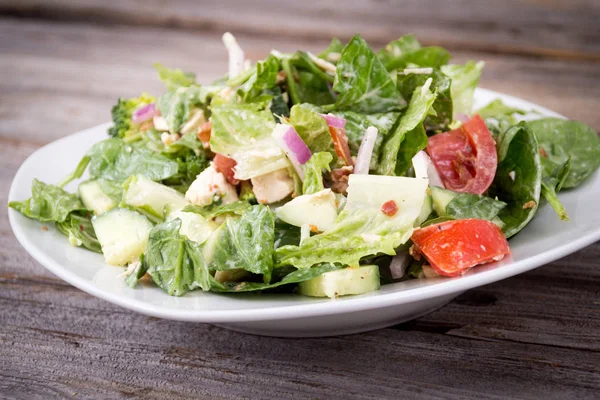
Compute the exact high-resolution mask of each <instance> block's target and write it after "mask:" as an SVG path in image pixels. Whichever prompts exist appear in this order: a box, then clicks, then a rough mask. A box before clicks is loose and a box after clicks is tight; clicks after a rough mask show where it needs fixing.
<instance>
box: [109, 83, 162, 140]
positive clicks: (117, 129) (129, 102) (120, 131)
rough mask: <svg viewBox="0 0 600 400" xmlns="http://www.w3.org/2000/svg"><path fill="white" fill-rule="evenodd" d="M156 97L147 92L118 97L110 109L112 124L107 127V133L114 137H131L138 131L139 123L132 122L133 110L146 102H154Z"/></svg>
mask: <svg viewBox="0 0 600 400" xmlns="http://www.w3.org/2000/svg"><path fill="white" fill-rule="evenodd" d="M155 101H156V99H155V98H154V97H153V96H150V95H149V94H147V93H143V94H142V95H141V96H140V97H132V98H130V99H125V98H123V97H121V98H119V100H118V101H117V104H115V105H114V106H113V108H112V110H111V115H112V121H113V125H112V126H111V127H110V128H108V134H109V135H110V136H112V137H114V138H121V139H123V138H132V137H135V136H136V135H137V133H138V132H139V125H137V124H135V123H133V121H132V120H131V117H132V115H133V112H134V111H135V110H136V109H137V108H139V107H143V106H145V105H147V104H150V103H154V102H155Z"/></svg>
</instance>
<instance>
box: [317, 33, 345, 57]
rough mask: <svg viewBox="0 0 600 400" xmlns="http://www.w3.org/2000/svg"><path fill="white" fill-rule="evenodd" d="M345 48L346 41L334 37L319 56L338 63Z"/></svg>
mask: <svg viewBox="0 0 600 400" xmlns="http://www.w3.org/2000/svg"><path fill="white" fill-rule="evenodd" d="M342 50H344V43H342V42H340V39H338V38H336V37H334V38H333V39H331V43H329V46H327V48H326V49H325V50H323V51H322V52H320V53H319V54H317V57H319V58H322V59H323V60H325V61H329V62H330V63H332V64H337V62H338V61H339V60H340V57H341V55H342Z"/></svg>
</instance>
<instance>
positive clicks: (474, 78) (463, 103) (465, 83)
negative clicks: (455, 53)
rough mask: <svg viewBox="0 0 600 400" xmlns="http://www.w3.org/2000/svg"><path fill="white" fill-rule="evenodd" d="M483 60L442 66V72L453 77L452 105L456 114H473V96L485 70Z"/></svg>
mask: <svg viewBox="0 0 600 400" xmlns="http://www.w3.org/2000/svg"><path fill="white" fill-rule="evenodd" d="M483 65H484V63H483V61H479V62H475V61H469V62H467V63H466V64H462V65H459V64H451V65H444V66H442V67H441V69H442V72H443V73H444V74H446V75H448V76H449V77H450V78H451V79H452V87H451V93H452V105H453V108H454V116H455V117H456V115H457V114H466V115H471V111H472V109H473V96H474V95H475V88H476V87H477V83H479V77H480V76H481V71H482V70H483Z"/></svg>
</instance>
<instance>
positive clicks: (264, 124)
mask: <svg viewBox="0 0 600 400" xmlns="http://www.w3.org/2000/svg"><path fill="white" fill-rule="evenodd" d="M274 128H275V121H274V120H273V115H272V114H271V112H270V111H269V110H260V109H258V108H257V106H256V105H253V104H235V105H223V106H219V107H215V108H213V109H212V132H211V137H210V147H211V149H212V151H214V152H215V153H220V154H223V155H226V156H228V157H231V158H233V159H234V160H235V161H236V162H237V165H236V175H235V176H236V178H238V179H240V180H246V179H250V178H253V177H255V176H259V175H264V174H267V173H269V172H273V171H277V170H279V169H282V168H286V167H287V166H288V161H287V159H286V157H285V154H284V153H283V151H281V148H280V147H279V146H278V145H277V143H276V142H275V140H274V139H273V138H272V137H271V133H272V132H273V129H274Z"/></svg>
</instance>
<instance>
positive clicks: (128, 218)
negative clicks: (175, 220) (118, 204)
mask: <svg viewBox="0 0 600 400" xmlns="http://www.w3.org/2000/svg"><path fill="white" fill-rule="evenodd" d="M92 225H93V226H94V231H95V232H96V236H97V237H98V241H99V242H100V245H101V246H102V253H103V254H104V259H105V260H106V262H107V263H109V264H112V265H125V264H127V263H129V262H132V261H134V260H136V259H137V258H138V257H139V256H140V255H141V254H142V253H143V252H144V251H145V250H146V245H147V244H148V235H149V234H150V230H151V229H152V224H151V223H150V221H148V219H147V218H146V217H145V216H143V215H141V214H139V213H137V212H135V211H132V210H128V209H125V208H115V209H114V210H111V211H109V212H107V213H104V214H102V215H101V216H99V217H94V218H92Z"/></svg>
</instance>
